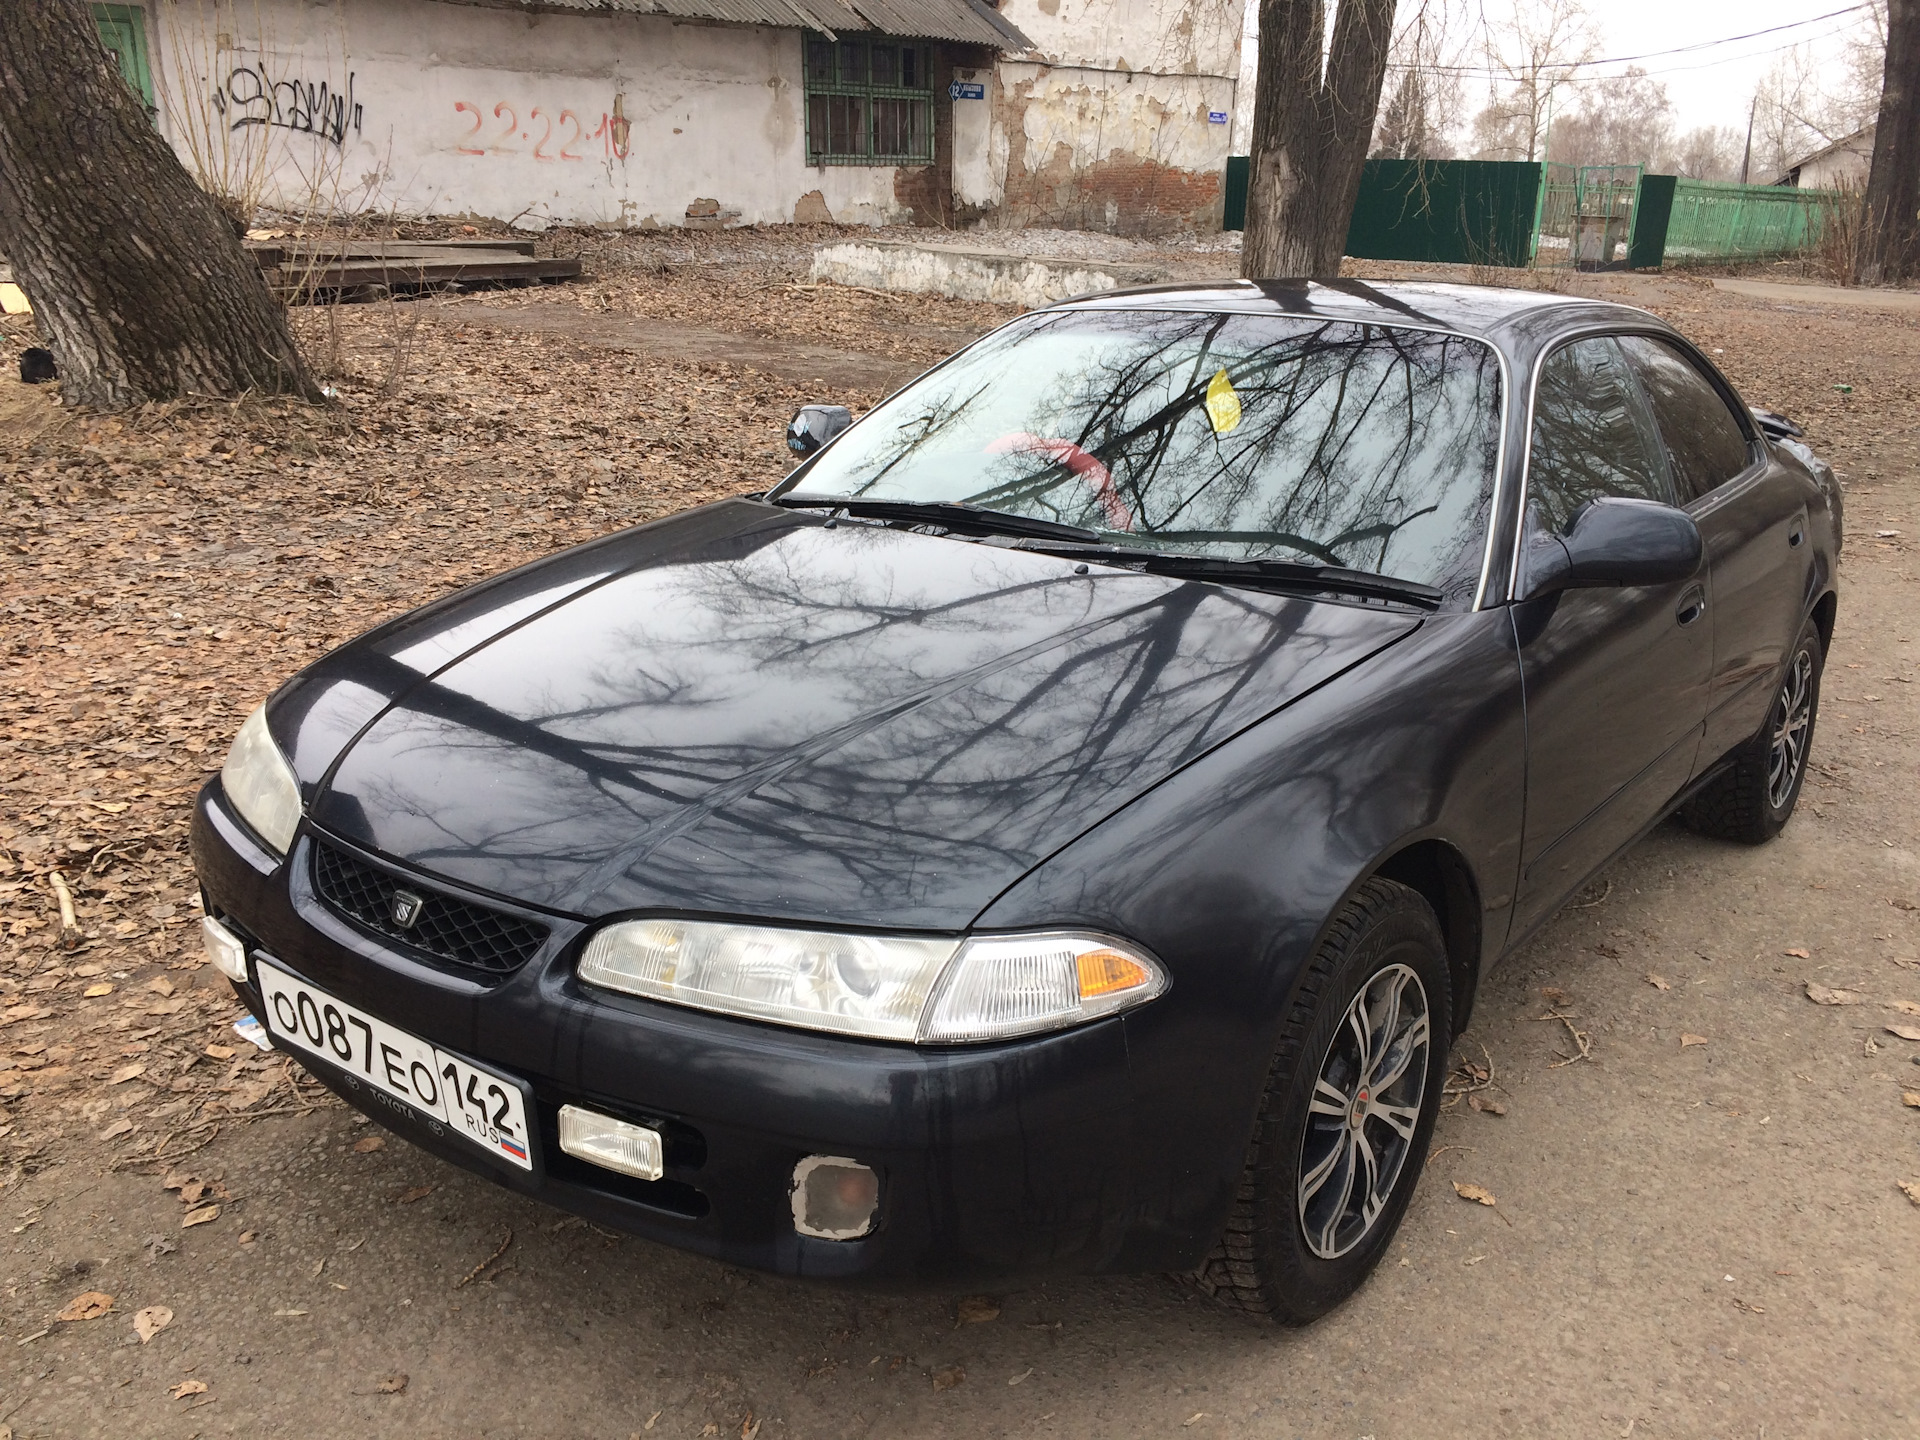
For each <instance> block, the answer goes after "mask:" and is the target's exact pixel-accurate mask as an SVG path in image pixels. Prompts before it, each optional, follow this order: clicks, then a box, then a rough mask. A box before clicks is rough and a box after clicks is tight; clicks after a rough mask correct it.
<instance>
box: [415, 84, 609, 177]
mask: <svg viewBox="0 0 1920 1440" xmlns="http://www.w3.org/2000/svg"><path fill="white" fill-rule="evenodd" d="M623 99H624V97H622V96H615V97H614V101H613V110H612V113H610V114H609V113H605V112H602V114H601V115H600V116H599V121H600V123H599V124H598V125H597V126H596V127H595V128H594V129H592V130H588V129H587V123H588V121H590V120H592V119H593V118H594V117H593V115H592V113H591V112H589V113H588V115H587V119H586V120H583V119H581V117H580V114H579V112H578V111H574V110H554V109H551V108H548V107H543V106H539V105H535V106H534V107H533V108H531V109H530V110H528V111H527V112H526V118H525V119H524V120H522V119H521V118H520V111H519V110H518V109H516V108H515V107H514V106H513V105H512V104H510V103H509V102H507V101H505V100H501V101H499V102H497V103H496V104H495V105H494V106H493V108H492V109H491V110H487V109H484V108H483V107H482V106H479V105H476V104H474V103H473V102H472V101H471V100H456V101H454V102H453V112H454V114H455V115H456V116H457V117H460V118H461V121H462V123H463V124H464V125H465V126H466V128H465V129H464V130H463V131H462V132H461V133H460V136H459V138H458V139H457V140H456V141H455V142H454V147H453V149H454V153H455V154H457V155H531V156H532V157H533V158H534V159H535V160H539V161H542V162H547V161H560V160H586V159H588V158H590V154H589V152H591V151H593V150H596V149H598V150H599V151H600V152H601V154H602V156H603V158H605V159H609V160H624V159H626V158H627V147H628V139H629V131H630V130H631V128H632V127H631V126H630V125H629V124H628V122H627V119H626V117H625V116H624V115H623V114H621V109H622V101H623ZM488 116H491V117H492V121H491V123H490V122H489V120H488ZM467 117H471V118H470V119H469V118H467ZM596 142H597V143H596Z"/></svg>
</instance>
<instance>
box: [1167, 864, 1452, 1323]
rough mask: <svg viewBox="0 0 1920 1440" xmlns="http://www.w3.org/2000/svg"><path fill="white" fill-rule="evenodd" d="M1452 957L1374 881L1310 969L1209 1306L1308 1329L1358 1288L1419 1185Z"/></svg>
mask: <svg viewBox="0 0 1920 1440" xmlns="http://www.w3.org/2000/svg"><path fill="white" fill-rule="evenodd" d="M1451 1022H1452V997H1451V992H1450V986H1449V979H1448V972H1447V954H1446V945H1445V943H1444V942H1443V940H1442V939H1441V935H1440V925H1439V922H1438V920H1437V919H1436V918H1435V916H1434V913H1433V909H1432V907H1431V906H1429V905H1428V904H1427V902H1426V901H1425V900H1424V899H1422V898H1421V897H1420V895H1419V894H1417V893H1416V892H1415V891H1413V890H1410V889H1408V888H1407V887H1406V886H1404V885H1401V884H1398V883H1397V882H1395V881H1392V880H1385V879H1380V878H1378V877H1376V878H1374V879H1372V880H1369V881H1367V882H1366V883H1365V884H1364V885H1362V886H1361V887H1360V890H1359V891H1358V893H1357V894H1356V895H1355V896H1354V898H1353V899H1352V900H1350V901H1349V902H1348V903H1347V904H1346V906H1345V907H1343V908H1342V910H1341V912H1340V913H1339V915H1337V916H1336V917H1335V918H1334V921H1333V923H1332V924H1331V925H1330V926H1329V927H1328V933H1327V937H1326V939H1325V940H1323V941H1322V942H1321V945H1320V948H1319V950H1318V951H1316V952H1315V954H1314V957H1313V959H1312V961H1311V962H1310V963H1309V965H1308V967H1307V973H1306V975H1305V976H1304V977H1303V979H1302V982H1301V985H1300V989H1299V992H1298V994H1297V995H1296V997H1295V999H1294V1002H1293V1006H1292V1011H1291V1014H1290V1015H1289V1018H1288V1023H1287V1026H1286V1029H1285V1031H1284V1032H1283V1034H1282V1038H1281V1042H1280V1045H1279V1048H1278V1050H1277V1051H1276V1053H1275V1055H1274V1058H1273V1063H1272V1066H1271V1067H1270V1069H1269V1071H1268V1078H1267V1087H1266V1091H1265V1093H1264V1094H1263V1095H1262V1097H1261V1102H1260V1113H1259V1118H1258V1120H1257V1121H1256V1123H1255V1127H1254V1134H1253V1140H1252V1143H1251V1145H1250V1147H1249V1151H1248V1156H1247V1165H1246V1170H1245V1172H1244V1173H1243V1175H1242V1176H1241V1180H1240V1186H1239V1189H1238V1192H1237V1193H1236V1195H1235V1197H1234V1205H1233V1211H1232V1214H1231V1216H1230V1217H1229V1219H1228V1222H1227V1228H1226V1232H1225V1234H1224V1235H1222V1237H1221V1239H1220V1242H1219V1244H1218V1245H1217V1246H1216V1247H1215V1248H1214V1251H1213V1253H1212V1254H1211V1255H1209V1256H1208V1257H1207V1259H1206V1261H1205V1263H1203V1264H1202V1265H1201V1267H1200V1269H1199V1271H1198V1272H1197V1274H1196V1277H1195V1278H1196V1279H1197V1280H1198V1282H1199V1284H1200V1286H1201V1288H1202V1289H1204V1290H1206V1291H1207V1292H1208V1293H1209V1294H1211V1295H1212V1296H1213V1297H1214V1298H1215V1299H1216V1300H1219V1301H1221V1302H1222V1303H1224V1304H1226V1305H1228V1306H1231V1307H1232V1308H1234V1309H1236V1310H1239V1311H1242V1312H1243V1313H1246V1314H1248V1315H1252V1316H1255V1317H1257V1318H1260V1319H1266V1320H1274V1321H1278V1322H1280V1323H1282V1324H1288V1325H1303V1324H1306V1323H1307V1322H1308V1321H1310V1320H1315V1319H1318V1318H1319V1317H1320V1316H1321V1315H1324V1314H1325V1313H1326V1312H1327V1311H1329V1310H1331V1309H1332V1308H1333V1307H1334V1306H1336V1305H1338V1304H1339V1303H1340V1302H1341V1301H1342V1300H1344V1299H1346V1298H1347V1296H1349V1295H1351V1294H1352V1293H1353V1292H1354V1290H1355V1289H1357V1288H1358V1287H1359V1285H1360V1283H1361V1281H1363V1280H1365V1279H1366V1277H1367V1276H1368V1274H1369V1273H1371V1271H1372V1270H1373V1267H1374V1266H1375V1265H1377V1264H1378V1263H1379V1262H1380V1257H1381V1256H1382V1255H1383V1254H1384V1253H1385V1252H1386V1248H1387V1245H1388V1243H1389V1242H1390V1241H1391V1240H1392V1238H1393V1233H1394V1231H1395V1230H1396V1229H1398V1228H1399V1224H1400V1217H1401V1216H1402V1215H1404V1214H1405V1213H1406V1209H1407V1204H1408V1202H1409V1201H1410V1200H1411V1199H1412V1198H1413V1189H1414V1186H1415V1185H1416V1184H1418V1183H1419V1179H1420V1170H1421V1166H1422V1164H1423V1163H1424V1161H1425V1158H1426V1153H1427V1143H1428V1140H1429V1139H1430V1137H1431V1136H1432V1134H1433V1123H1434V1118H1435V1116H1436V1115H1437V1114H1438V1112H1439V1105H1440V1094H1441V1089H1442V1086H1443V1085H1444V1083H1445V1079H1446V1052H1447V1045H1448V1043H1449V1040H1450V1039H1451V1036H1452V1029H1451Z"/></svg>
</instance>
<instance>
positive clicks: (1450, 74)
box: [1373, 5, 1460, 160]
mask: <svg viewBox="0 0 1920 1440" xmlns="http://www.w3.org/2000/svg"><path fill="white" fill-rule="evenodd" d="M1446 18H1447V11H1446V10H1445V9H1444V8H1440V7H1429V6H1426V5H1422V6H1421V7H1420V8H1419V9H1418V10H1417V11H1416V12H1415V13H1414V15H1413V16H1412V18H1411V19H1410V20H1409V21H1408V23H1407V24H1406V25H1405V26H1404V27H1403V28H1402V29H1401V31H1400V33H1399V34H1398V35H1396V36H1395V37H1394V42H1393V49H1392V50H1391V52H1389V55H1388V59H1387V70H1388V86H1387V91H1386V96H1387V98H1386V103H1385V104H1384V105H1382V106H1381V108H1380V119H1379V123H1378V124H1377V125H1376V126H1375V128H1374V134H1373V154H1374V155H1376V156H1382V157H1387V158H1391V159H1395V160H1443V159H1446V158H1447V157H1449V156H1450V155H1452V154H1453V144H1452V140H1451V138H1450V137H1451V136H1452V134H1453V132H1454V130H1455V129H1457V128H1458V126H1459V123H1460V76H1459V70H1460V66H1459V64H1458V59H1459V57H1458V56H1450V54H1449V47H1448V44H1447V34H1446V24H1445V21H1446Z"/></svg>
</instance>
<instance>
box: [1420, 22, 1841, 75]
mask: <svg viewBox="0 0 1920 1440" xmlns="http://www.w3.org/2000/svg"><path fill="white" fill-rule="evenodd" d="M1870 8H1871V5H1870V4H1867V3H1863V4H1859V5H1849V6H1847V7H1846V8H1844V9H1841V10H1829V11H1828V12H1827V13H1826V14H1824V15H1812V16H1809V17H1808V18H1807V19H1805V20H1794V21H1790V22H1788V23H1787V24H1785V25H1769V26H1768V27H1767V28H1766V29H1764V30H1749V31H1748V32H1747V33H1746V34H1744V35H1727V36H1724V37H1722V38H1721V39H1718V40H1699V41H1695V42H1694V43H1693V44H1691V45H1676V46H1675V47H1674V48H1673V49H1671V50H1648V51H1645V52H1643V53H1642V54H1639V55H1607V56H1603V57H1602V58H1600V59H1598V60H1551V61H1547V62H1545V63H1543V64H1541V65H1540V66H1538V67H1537V68H1538V69H1540V70H1577V69H1584V68H1586V67H1587V66H1592V65H1625V64H1628V63H1629V62H1631V61H1635V60H1657V59H1659V58H1660V57H1662V56H1665V55H1685V54H1690V53H1691V52H1693V51H1695V50H1711V49H1714V48H1715V47H1717V46H1720V45H1734V44H1738V43H1739V42H1740V41H1742V40H1757V39H1759V38H1760V37H1761V36H1763V35H1777V34H1779V33H1780V32H1781V31H1782V30H1799V29H1803V28H1805V27H1806V26H1808V25H1818V24H1820V23H1821V22H1822V21H1823V20H1834V19H1837V18H1838V17H1840V16H1842V15H1854V14H1857V13H1859V12H1860V11H1862V10H1866V9H1870ZM1842 28H1844V27H1842ZM1831 33H1832V34H1835V35H1837V34H1839V33H1840V31H1839V30H1835V31H1832V32H1831ZM1818 38H1821V39H1825V38H1827V37H1826V36H1821V37H1818ZM1799 43H1801V42H1799V41H1797V40H1796V41H1794V42H1793V44H1795V45H1797V44H1799ZM1791 48H1792V45H1780V46H1775V47H1773V49H1768V50H1756V51H1754V52H1752V53H1751V54H1748V55H1736V56H1731V57H1729V59H1728V60H1726V61H1720V60H1715V61H1711V62H1709V64H1713V65H1719V64H1727V63H1731V62H1732V61H1734V60H1751V59H1754V58H1756V57H1758V56H1760V55H1771V54H1772V53H1773V51H1774V50H1776V49H1777V50H1786V49H1791ZM1387 68H1388V69H1389V70H1429V71H1436V72H1439V73H1442V74H1447V75H1481V76H1491V77H1493V78H1495V79H1506V78H1509V75H1510V72H1508V71H1506V70H1497V69H1494V68H1492V67H1491V66H1484V65H1416V64H1407V63H1404V62H1393V63H1390V64H1389V65H1388V66H1387ZM1705 68H1707V66H1698V65H1676V66H1672V67H1669V68H1668V69H1667V70H1664V71H1658V72H1655V73H1659V74H1672V73H1674V72H1675V71H1679V70H1697V69H1705ZM1590 78H1594V79H1599V78H1603V77H1599V76H1594V77H1590ZM1604 78H1608V79H1613V78H1617V77H1613V76H1608V77H1604ZM1559 83H1565V82H1559Z"/></svg>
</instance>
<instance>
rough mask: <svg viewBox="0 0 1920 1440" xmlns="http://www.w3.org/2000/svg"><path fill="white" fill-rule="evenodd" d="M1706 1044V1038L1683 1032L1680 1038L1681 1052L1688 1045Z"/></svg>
mask: <svg viewBox="0 0 1920 1440" xmlns="http://www.w3.org/2000/svg"><path fill="white" fill-rule="evenodd" d="M1707 1043H1708V1040H1707V1037H1706V1036H1704V1035H1693V1034H1688V1033H1684V1032H1683V1033H1682V1034H1681V1036H1680V1048H1681V1049H1682V1050H1684V1049H1686V1048H1687V1047H1688V1046H1689V1045H1705V1044H1707Z"/></svg>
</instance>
